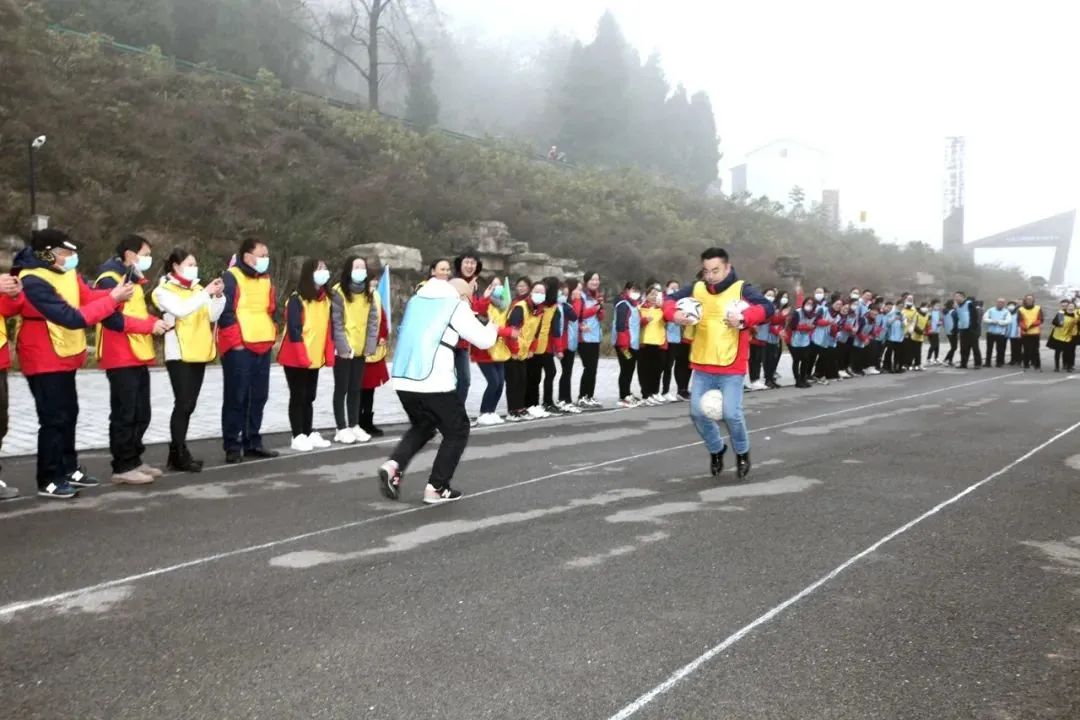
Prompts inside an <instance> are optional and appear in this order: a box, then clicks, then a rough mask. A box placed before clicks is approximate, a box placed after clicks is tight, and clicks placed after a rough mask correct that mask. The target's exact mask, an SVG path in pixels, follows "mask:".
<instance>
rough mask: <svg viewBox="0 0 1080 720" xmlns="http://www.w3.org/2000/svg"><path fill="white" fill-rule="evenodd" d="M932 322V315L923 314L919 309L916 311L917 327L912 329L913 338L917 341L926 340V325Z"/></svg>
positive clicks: (915, 321)
mask: <svg viewBox="0 0 1080 720" xmlns="http://www.w3.org/2000/svg"><path fill="white" fill-rule="evenodd" d="M929 322H930V315H929V314H926V315H922V314H920V313H919V312H918V311H916V312H915V320H914V323H915V327H914V328H913V329H912V331H911V339H912V340H914V341H915V342H917V343H921V342H922V341H924V340H926V325H927V323H929Z"/></svg>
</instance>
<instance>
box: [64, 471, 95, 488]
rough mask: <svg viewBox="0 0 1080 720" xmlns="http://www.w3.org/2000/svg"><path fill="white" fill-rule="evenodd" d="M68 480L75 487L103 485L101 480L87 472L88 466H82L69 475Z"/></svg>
mask: <svg viewBox="0 0 1080 720" xmlns="http://www.w3.org/2000/svg"><path fill="white" fill-rule="evenodd" d="M67 482H68V484H69V485H71V487H73V488H96V487H98V486H99V485H101V481H100V480H98V479H97V478H96V477H94V476H93V475H91V474H90V473H88V472H86V468H84V467H82V466H79V467H78V468H77V469H76V470H75V472H73V473H71V474H70V475H68V476H67Z"/></svg>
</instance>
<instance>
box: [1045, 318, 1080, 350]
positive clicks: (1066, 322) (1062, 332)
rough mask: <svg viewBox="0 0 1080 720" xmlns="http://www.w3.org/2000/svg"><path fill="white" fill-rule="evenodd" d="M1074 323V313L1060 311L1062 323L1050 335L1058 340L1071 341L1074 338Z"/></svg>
mask: <svg viewBox="0 0 1080 720" xmlns="http://www.w3.org/2000/svg"><path fill="white" fill-rule="evenodd" d="M1076 325H1077V322H1076V315H1069V314H1068V313H1062V324H1061V326H1060V327H1056V328H1054V331H1053V333H1051V335H1052V337H1053V338H1054V339H1055V340H1057V341H1058V342H1063V343H1071V342H1072V341H1073V340H1074V339H1075V338H1076Z"/></svg>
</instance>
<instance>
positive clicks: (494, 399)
mask: <svg viewBox="0 0 1080 720" xmlns="http://www.w3.org/2000/svg"><path fill="white" fill-rule="evenodd" d="M477 365H479V366H480V372H482V373H483V374H484V379H485V380H487V388H486V389H485V390H484V397H483V398H482V399H481V400H480V414H481V415H487V414H489V413H493V412H495V410H497V409H498V407H499V398H501V397H502V393H503V387H504V386H505V385H506V363H501V362H493V363H477Z"/></svg>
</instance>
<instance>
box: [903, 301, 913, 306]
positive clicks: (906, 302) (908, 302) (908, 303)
mask: <svg viewBox="0 0 1080 720" xmlns="http://www.w3.org/2000/svg"><path fill="white" fill-rule="evenodd" d="M914 305H915V301H914V300H905V301H904V307H913V306H914Z"/></svg>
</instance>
